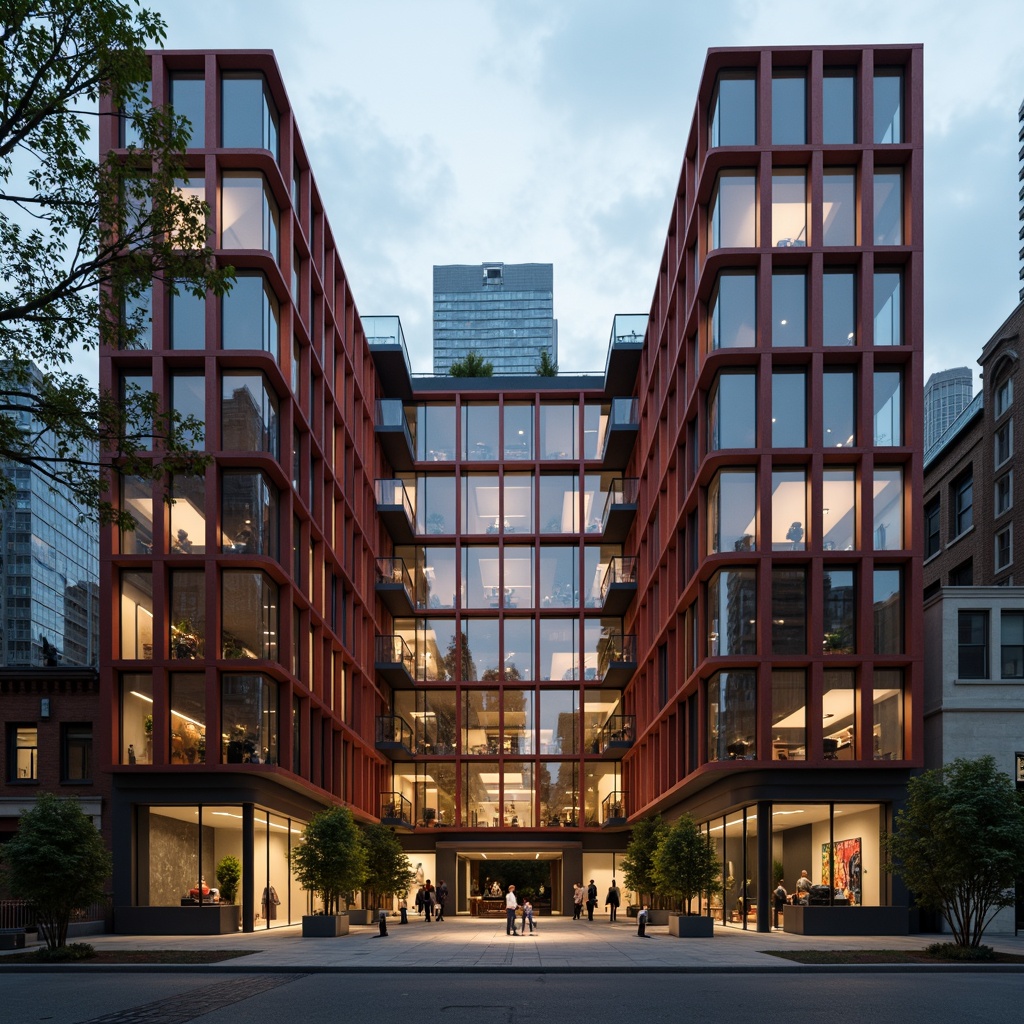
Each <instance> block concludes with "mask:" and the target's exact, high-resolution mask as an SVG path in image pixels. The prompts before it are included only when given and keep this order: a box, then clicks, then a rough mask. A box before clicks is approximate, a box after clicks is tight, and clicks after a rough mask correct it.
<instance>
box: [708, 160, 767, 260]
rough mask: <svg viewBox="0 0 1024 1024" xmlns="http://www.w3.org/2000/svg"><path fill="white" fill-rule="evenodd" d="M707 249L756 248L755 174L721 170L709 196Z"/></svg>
mask: <svg viewBox="0 0 1024 1024" xmlns="http://www.w3.org/2000/svg"><path fill="white" fill-rule="evenodd" d="M708 224H709V226H710V228H711V238H710V239H709V245H708V249H749V248H753V247H754V246H755V245H757V175H756V174H755V173H754V172H753V171H722V173H721V174H719V176H718V181H717V182H716V183H715V190H714V192H713V193H712V195H711V204H710V208H709V215H708Z"/></svg>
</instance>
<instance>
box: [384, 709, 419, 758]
mask: <svg viewBox="0 0 1024 1024" xmlns="http://www.w3.org/2000/svg"><path fill="white" fill-rule="evenodd" d="M376 735H377V739H376V743H377V748H378V749H384V750H390V749H392V748H394V747H404V748H405V749H406V750H407V751H408V752H409V753H410V754H411V753H413V751H414V742H415V741H414V740H413V732H412V726H411V725H409V723H408V722H407V721H406V720H405V719H404V718H402V716H401V715H378V716H377V734H376Z"/></svg>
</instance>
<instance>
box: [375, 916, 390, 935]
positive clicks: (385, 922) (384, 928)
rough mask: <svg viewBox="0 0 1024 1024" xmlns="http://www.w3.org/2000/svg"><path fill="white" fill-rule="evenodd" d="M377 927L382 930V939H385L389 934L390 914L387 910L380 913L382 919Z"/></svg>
mask: <svg viewBox="0 0 1024 1024" xmlns="http://www.w3.org/2000/svg"><path fill="white" fill-rule="evenodd" d="M377 926H378V927H379V928H380V934H381V938H383V937H384V936H385V935H387V933H388V912H387V911H386V910H382V911H381V912H380V917H379V918H378V919H377Z"/></svg>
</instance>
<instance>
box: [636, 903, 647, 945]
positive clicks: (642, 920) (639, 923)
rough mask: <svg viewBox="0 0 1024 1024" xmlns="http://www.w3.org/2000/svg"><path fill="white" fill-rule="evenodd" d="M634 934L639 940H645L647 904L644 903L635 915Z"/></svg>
mask: <svg viewBox="0 0 1024 1024" xmlns="http://www.w3.org/2000/svg"><path fill="white" fill-rule="evenodd" d="M636 933H637V935H639V936H640V938H641V939H646V938H647V904H646V903H645V904H644V905H643V906H642V907H641V908H640V912H639V913H638V914H637V915H636Z"/></svg>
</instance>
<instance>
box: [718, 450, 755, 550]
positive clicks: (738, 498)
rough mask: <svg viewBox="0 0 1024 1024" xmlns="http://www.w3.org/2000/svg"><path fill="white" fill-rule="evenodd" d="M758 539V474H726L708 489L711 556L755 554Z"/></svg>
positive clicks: (730, 470)
mask: <svg viewBox="0 0 1024 1024" xmlns="http://www.w3.org/2000/svg"><path fill="white" fill-rule="evenodd" d="M756 538H757V473H756V472H755V471H754V470H752V469H751V470H745V469H729V470H722V471H721V472H719V473H718V474H717V475H716V476H715V478H714V479H713V480H712V481H711V484H710V486H709V487H708V554H715V553H718V552H727V551H753V550H755V547H756Z"/></svg>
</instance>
